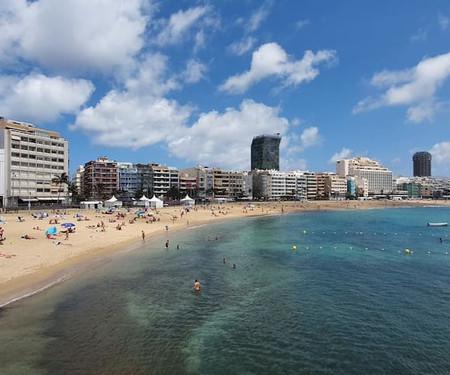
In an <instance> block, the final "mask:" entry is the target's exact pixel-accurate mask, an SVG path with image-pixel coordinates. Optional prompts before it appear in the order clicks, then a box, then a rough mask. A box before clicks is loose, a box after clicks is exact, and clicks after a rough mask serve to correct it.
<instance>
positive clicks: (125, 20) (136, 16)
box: [0, 0, 147, 73]
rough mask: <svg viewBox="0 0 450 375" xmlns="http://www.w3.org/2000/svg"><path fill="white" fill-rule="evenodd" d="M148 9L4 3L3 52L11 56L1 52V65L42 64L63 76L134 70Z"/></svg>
mask: <svg viewBox="0 0 450 375" xmlns="http://www.w3.org/2000/svg"><path fill="white" fill-rule="evenodd" d="M12 4H14V6H13V5H12ZM143 4H144V0H129V1H126V2H123V1H122V0H65V1H60V0H39V1H33V2H29V1H26V0H6V1H2V2H1V3H0V20H1V21H0V47H2V48H1V51H5V52H0V61H2V62H4V63H5V62H6V63H13V62H18V61H20V62H22V61H26V62H37V63H38V64H40V66H41V67H45V68H50V69H53V70H54V71H57V72H87V71H90V72H92V71H97V72H103V73H110V72H112V71H113V70H114V69H116V68H119V67H123V66H126V65H128V64H130V63H131V59H132V57H133V56H134V55H135V54H136V53H137V52H138V51H139V50H140V49H141V48H142V46H143V40H142V33H143V32H144V30H145V25H146V22H147V17H146V16H144V15H143V14H142V12H141V10H142V9H141V8H142V6H143ZM111 46H114V48H111ZM6 51H7V52H6Z"/></svg>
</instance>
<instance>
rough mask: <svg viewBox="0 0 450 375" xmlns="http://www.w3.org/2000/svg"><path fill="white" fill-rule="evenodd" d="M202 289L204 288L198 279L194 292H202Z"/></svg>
mask: <svg viewBox="0 0 450 375" xmlns="http://www.w3.org/2000/svg"><path fill="white" fill-rule="evenodd" d="M201 288H202V286H201V285H200V281H198V280H197V279H195V282H194V288H193V289H194V291H195V292H200V289H201Z"/></svg>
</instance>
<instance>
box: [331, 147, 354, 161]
mask: <svg viewBox="0 0 450 375" xmlns="http://www.w3.org/2000/svg"><path fill="white" fill-rule="evenodd" d="M352 153H353V150H351V149H349V148H346V147H344V148H342V150H341V151H339V152H336V153H335V154H334V155H333V156H332V157H331V159H330V160H329V161H328V163H329V164H334V163H336V162H337V161H338V160H340V159H346V158H349V157H350V156H351V155H352Z"/></svg>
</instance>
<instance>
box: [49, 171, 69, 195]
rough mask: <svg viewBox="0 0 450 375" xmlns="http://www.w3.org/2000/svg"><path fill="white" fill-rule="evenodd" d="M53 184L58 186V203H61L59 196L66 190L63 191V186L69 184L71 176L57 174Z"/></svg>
mask: <svg viewBox="0 0 450 375" xmlns="http://www.w3.org/2000/svg"><path fill="white" fill-rule="evenodd" d="M52 183H54V184H56V185H58V186H59V187H58V203H59V196H60V194H61V192H62V191H64V189H62V185H64V184H66V185H68V184H69V176H68V175H67V173H64V172H63V173H61V174H60V175H57V174H55V177H53V178H52Z"/></svg>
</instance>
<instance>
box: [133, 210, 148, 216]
mask: <svg viewBox="0 0 450 375" xmlns="http://www.w3.org/2000/svg"><path fill="white" fill-rule="evenodd" d="M135 214H136V215H145V214H146V212H145V211H142V210H138V211H136V212H135Z"/></svg>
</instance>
